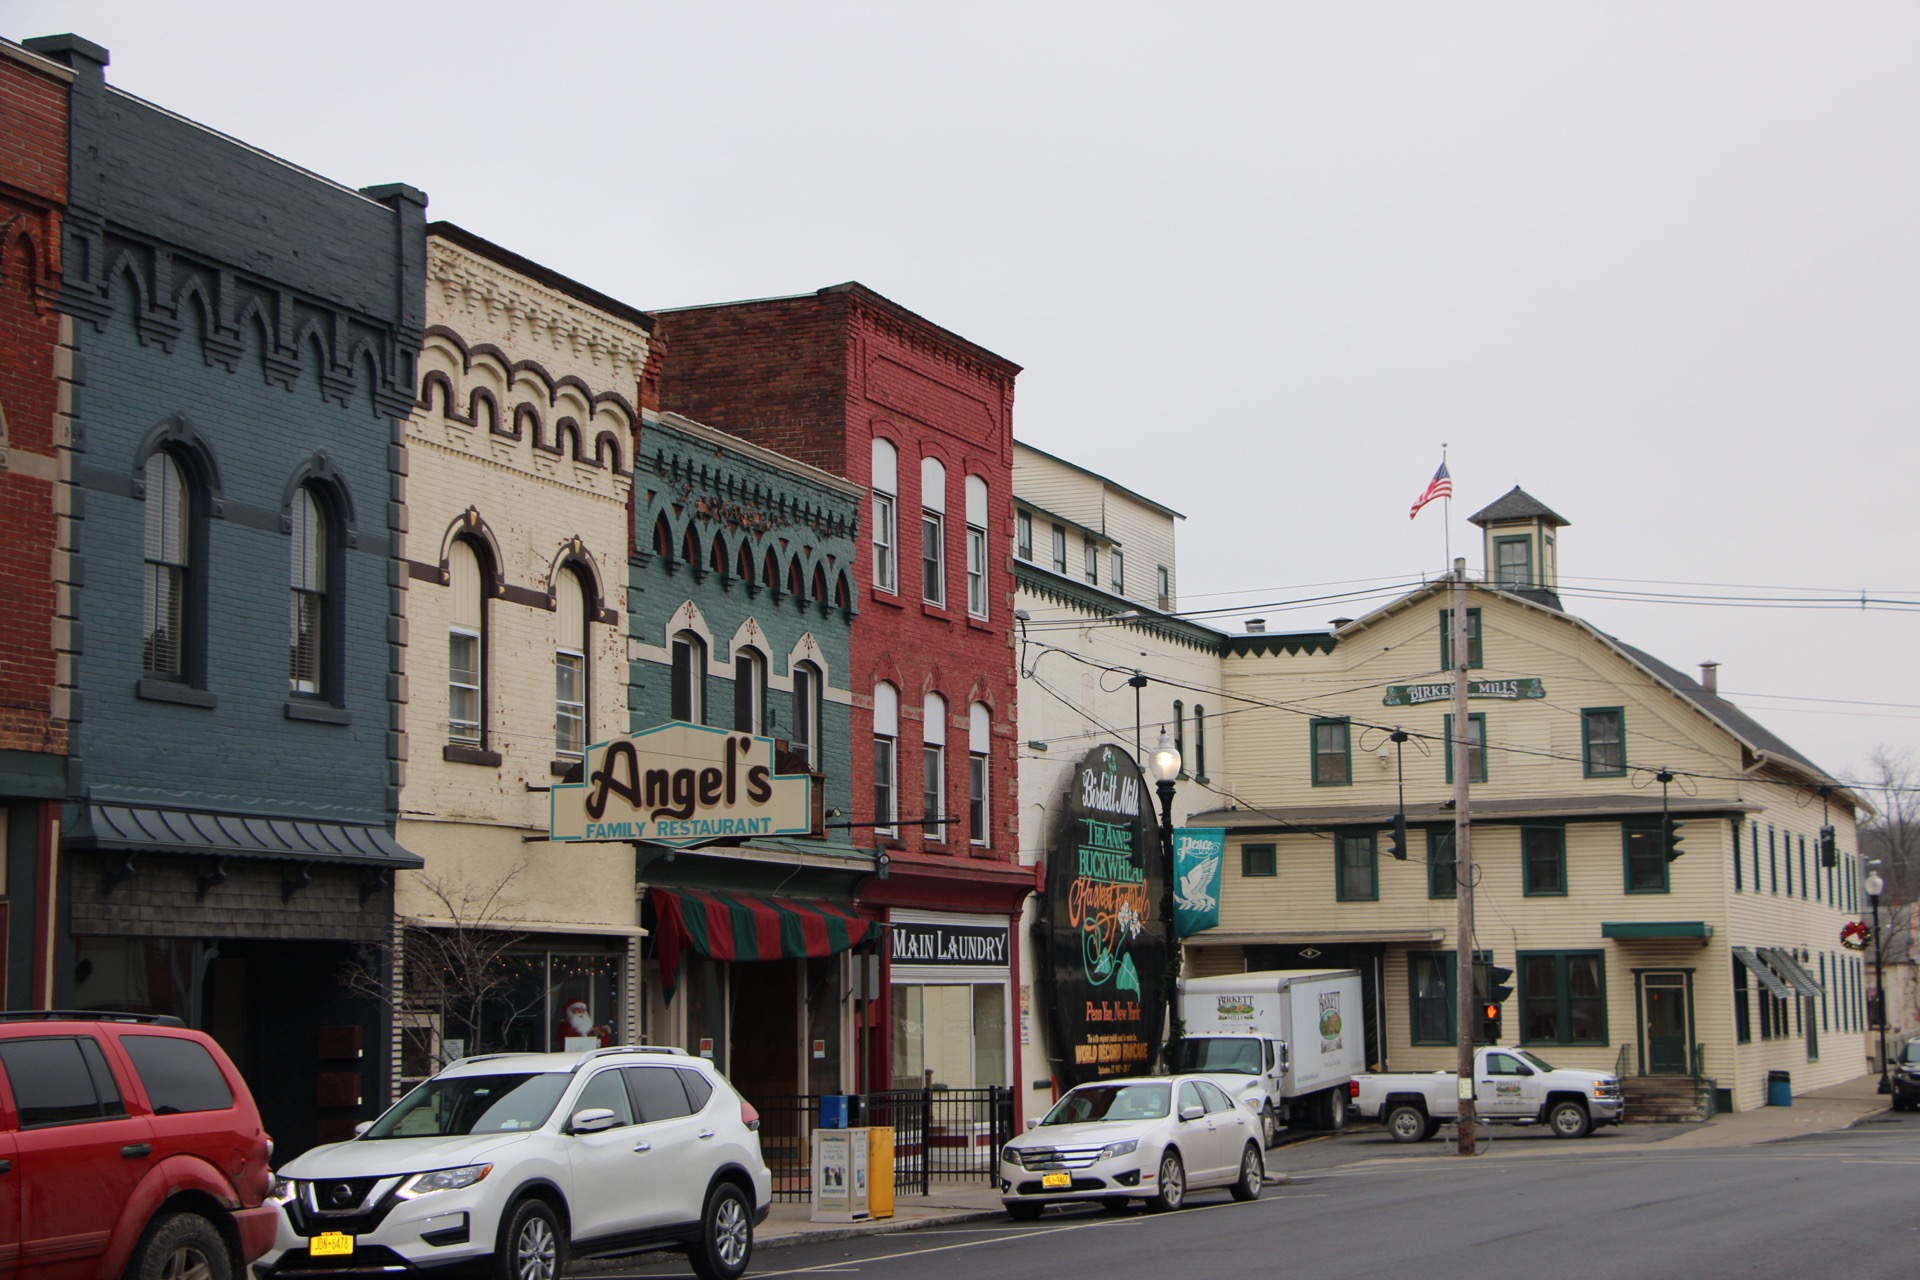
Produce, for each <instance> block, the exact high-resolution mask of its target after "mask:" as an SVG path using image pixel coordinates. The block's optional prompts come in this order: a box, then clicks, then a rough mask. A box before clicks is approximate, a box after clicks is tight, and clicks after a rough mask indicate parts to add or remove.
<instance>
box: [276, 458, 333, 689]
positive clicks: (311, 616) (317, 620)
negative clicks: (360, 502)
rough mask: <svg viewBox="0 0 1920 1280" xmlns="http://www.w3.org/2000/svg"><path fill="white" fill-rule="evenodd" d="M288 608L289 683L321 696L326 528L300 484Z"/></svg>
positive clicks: (326, 625)
mask: <svg viewBox="0 0 1920 1280" xmlns="http://www.w3.org/2000/svg"><path fill="white" fill-rule="evenodd" d="M292 518H293V564H292V586H293V598H292V610H291V613H290V615H289V634H288V637H287V645H288V655H287V684H288V686H289V687H290V688H291V689H292V690H293V692H295V693H303V694H308V695H310V696H313V697H320V696H322V695H323V694H331V693H333V692H335V691H334V690H332V689H329V688H327V687H326V685H327V679H326V675H327V672H326V667H327V662H326V647H327V645H328V644H329V643H331V641H332V634H331V632H332V627H331V626H330V623H331V622H332V619H330V618H329V617H328V616H327V614H328V613H329V612H330V610H329V608H328V606H329V604H330V603H331V602H330V600H329V598H328V591H327V574H328V573H329V572H330V570H331V566H330V565H329V564H328V559H329V554H328V552H329V548H328V542H329V540H330V539H329V530H328V527H327V517H326V514H325V512H323V511H322V510H321V509H320V504H319V503H318V502H316V501H315V500H314V496H313V490H312V489H310V488H308V487H306V486H305V485H302V486H301V487H300V488H299V489H298V490H296V491H295V493H294V495H293V512H292Z"/></svg>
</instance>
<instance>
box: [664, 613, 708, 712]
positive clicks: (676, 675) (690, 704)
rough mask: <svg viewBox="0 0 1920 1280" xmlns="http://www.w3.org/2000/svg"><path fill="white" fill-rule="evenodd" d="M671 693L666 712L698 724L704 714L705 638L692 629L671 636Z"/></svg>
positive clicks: (705, 706) (705, 695)
mask: <svg viewBox="0 0 1920 1280" xmlns="http://www.w3.org/2000/svg"><path fill="white" fill-rule="evenodd" d="M672 648H673V675H672V697H671V704H672V705H671V707H670V709H669V714H670V715H671V716H672V717H673V718H674V719H675V720H684V721H686V722H687V723H688V724H702V723H704V722H705V718H706V714H707V642H706V641H705V640H702V639H701V638H700V636H699V635H698V634H697V633H695V632H692V631H682V632H680V633H678V634H677V635H675V636H674V637H673V646H672Z"/></svg>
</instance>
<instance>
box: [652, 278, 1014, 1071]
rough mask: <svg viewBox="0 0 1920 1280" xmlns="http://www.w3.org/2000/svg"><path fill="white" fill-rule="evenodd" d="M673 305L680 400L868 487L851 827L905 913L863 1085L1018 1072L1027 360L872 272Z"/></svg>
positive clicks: (671, 376)
mask: <svg viewBox="0 0 1920 1280" xmlns="http://www.w3.org/2000/svg"><path fill="white" fill-rule="evenodd" d="M658 314H659V319H660V333H661V334H663V335H664V336H665V338H666V341H667V349H668V355H667V358H666V362H665V368H664V370H663V374H662V379H661V404H662V407H663V408H665V409H669V410H673V411H675V412H678V413H682V414H685V415H686V416H688V417H690V418H693V419H695V420H697V421H700V422H705V423H707V424H709V425H711V426H715V427H718V428H720V429H722V430H724V431H728V432H731V433H733V434H735V435H738V436H742V437H744V438H746V439H748V440H751V441H752V442H754V443H755V444H758V445H762V446H764V447H766V448H770V449H774V450H777V451H779V452H781V453H784V454H786V455H788V456H790V457H794V458H798V459H799V460H801V461H803V462H807V463H811V464H812V465H814V466H816V467H819V468H821V469H822V470H825V471H830V472H832V473H834V474H836V475H840V476H844V477H845V478H847V479H849V480H852V481H854V482H856V483H858V484H861V485H865V486H866V487H867V488H868V490H869V495H868V498H867V501H866V504H865V509H864V514H863V519H862V528H861V531H860V551H859V553H858V555H856V557H855V564H854V572H855V581H856V583H857V586H858V600H857V601H856V608H857V609H858V616H857V617H856V618H855V620H854V623H853V628H852V659H851V663H852V671H851V672H850V673H849V679H848V685H849V687H851V688H852V689H853V690H854V706H853V716H852V722H853V728H852V744H853V745H852V752H851V754H852V759H851V761H850V769H851V774H852V781H853V789H852V790H853V797H854V800H853V808H854V812H853V813H851V814H848V815H845V816H844V818H842V819H839V820H841V821H846V822H849V823H852V824H854V826H853V831H854V836H855V840H856V843H861V844H868V843H869V842H870V845H871V847H873V848H875V849H876V850H877V851H878V853H879V854H880V855H882V856H881V858H880V862H881V865H882V866H883V867H884V871H883V872H881V873H880V874H878V875H876V876H875V877H874V878H873V879H872V880H871V881H869V882H868V883H867V884H866V885H865V886H864V887H863V889H862V890H861V894H860V897H861V901H862V902H863V904H865V905H867V906H868V907H870V908H872V909H875V910H876V911H877V912H878V913H879V914H881V915H882V916H883V917H884V918H885V919H886V921H887V924H888V926H889V927H888V929H887V930H886V935H887V938H888V942H887V945H886V946H885V947H884V948H883V949H882V955H883V963H884V965H885V981H886V982H887V984H888V992H889V999H888V1000H886V1001H883V1002H879V1003H878V1004H877V1005H876V1008H875V1011H876V1014H877V1015H879V1016H876V1017H875V1018H874V1019H873V1025H872V1026H870V1028H869V1034H870V1036H871V1039H870V1040H869V1050H870V1051H869V1053H868V1054H867V1055H866V1060H867V1061H868V1062H869V1063H870V1064H871V1067H870V1069H869V1071H868V1076H867V1079H866V1080H865V1081H864V1082H863V1083H864V1084H865V1086H866V1087H868V1088H876V1089H885V1088H889V1087H904V1086H906V1085H909V1084H912V1085H918V1084H920V1083H921V1082H922V1081H924V1080H925V1079H927V1078H929V1077H930V1078H932V1079H933V1080H934V1081H935V1082H936V1083H942V1084H947V1085H949V1086H951V1087H954V1088H966V1087H984V1086H989V1085H993V1086H1002V1085H1011V1084H1013V1083H1014V1082H1015V1081H1016V1080H1018V1079H1019V1078H1020V1070H1021V1066H1020V1038H1021V1037H1020V1028H1021V1025H1022V1019H1021V1016H1020V1014H1021V1008H1020V999H1021V996H1020V991H1019V987H1018V978H1017V975H1018V973H1019V968H1018V950H1017V949H1018V947H1019V944H1020V939H1019V937H1018V936H1017V935H1018V929H1017V927H1016V926H1017V924H1018V921H1019V913H1020V904H1021V902H1022V900H1023V899H1024V898H1025V896H1026V895H1027V894H1028V893H1029V892H1031V891H1032V889H1033V873H1032V871H1031V869H1023V868H1022V867H1021V866H1020V865H1019V858H1018V845H1019V818H1018V814H1017V813H1016V812H1015V806H1016V804H1017V802H1018V794H1017V790H1016V786H1015V782H1016V776H1017V762H1016V754H1015V753H1016V747H1017V742H1016V740H1015V733H1016V717H1015V713H1014V696H1015V689H1016V685H1017V681H1016V671H1015V656H1014V647H1013V568H1012V545H1013V383H1014V379H1015V377H1016V376H1018V374H1019V372H1020V369H1019V366H1018V365H1015V364H1013V363H1012V362H1011V361H1008V360H1005V359H1003V358H1001V357H1000V356H997V355H995V354H993V353H992V352H991V351H987V350H986V349H984V348H982V347H979V346H976V345H975V344H973V343H971V342H968V341H967V340H966V339H964V338H961V337H959V336H958V335H956V334H953V333H950V332H948V331H947V330H945V329H942V328H941V327H939V326H938V325H935V324H932V323H930V322H929V321H927V320H925V319H923V318H922V317H920V316H918V315H915V314H914V313H913V312H911V311H908V310H907V309H906V308H905V307H902V306H900V305H899V304H897V303H894V302H892V301H889V300H888V299H886V298H883V297H881V296H880V295H879V294H876V293H874V292H873V291H872V290H870V289H867V288H865V287H864V286H861V285H858V284H843V285H835V286H832V287H830V288H826V289H821V290H820V291H819V292H817V293H813V294H805V295H801V296H798V297H791V298H772V299H765V300H761V301H754V302H739V303H726V304H721V305H717V306H710V307H693V308H688V309H684V310H678V311H662V312H660V313H658ZM934 819H944V821H938V822H936V821H932V820H934ZM829 820H830V821H833V820H834V819H829ZM963 1045H964V1046H965V1047H964V1048H962V1047H960V1046H963Z"/></svg>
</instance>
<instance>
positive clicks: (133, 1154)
mask: <svg viewBox="0 0 1920 1280" xmlns="http://www.w3.org/2000/svg"><path fill="white" fill-rule="evenodd" d="M120 1154H121V1155H123V1156H125V1157H126V1158H127V1159H129V1160H145V1159H146V1158H147V1157H148V1156H150V1155H152V1154H153V1146H152V1144H150V1143H146V1142H129V1143H128V1144H127V1145H126V1146H124V1147H122V1148H120Z"/></svg>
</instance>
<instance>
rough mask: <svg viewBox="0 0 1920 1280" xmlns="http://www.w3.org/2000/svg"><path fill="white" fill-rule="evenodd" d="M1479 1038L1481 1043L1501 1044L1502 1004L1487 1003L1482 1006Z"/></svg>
mask: <svg viewBox="0 0 1920 1280" xmlns="http://www.w3.org/2000/svg"><path fill="white" fill-rule="evenodd" d="M1479 1040H1480V1043H1481V1044H1499V1043H1500V1006H1499V1005H1497V1004H1493V1003H1487V1004H1483V1005H1481V1006H1480V1036H1479Z"/></svg>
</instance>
